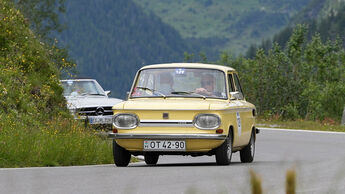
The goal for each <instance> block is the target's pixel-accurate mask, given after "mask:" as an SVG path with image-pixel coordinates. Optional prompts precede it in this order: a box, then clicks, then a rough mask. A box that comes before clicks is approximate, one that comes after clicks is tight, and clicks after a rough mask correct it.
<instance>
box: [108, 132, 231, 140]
mask: <svg viewBox="0 0 345 194" xmlns="http://www.w3.org/2000/svg"><path fill="white" fill-rule="evenodd" d="M108 137H109V138H112V139H174V140H179V139H212V140H224V139H225V138H226V135H224V134H130V133H109V134H108Z"/></svg>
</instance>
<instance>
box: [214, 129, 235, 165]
mask: <svg viewBox="0 0 345 194" xmlns="http://www.w3.org/2000/svg"><path fill="white" fill-rule="evenodd" d="M231 157H232V134H231V133H230V132H229V135H228V137H227V138H226V139H225V141H224V143H223V144H222V145H221V146H219V147H218V148H217V149H216V162H217V165H229V164H230V163H231Z"/></svg>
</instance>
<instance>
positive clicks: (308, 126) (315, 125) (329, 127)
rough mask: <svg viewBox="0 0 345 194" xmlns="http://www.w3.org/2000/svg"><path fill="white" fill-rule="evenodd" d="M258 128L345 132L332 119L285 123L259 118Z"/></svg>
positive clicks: (342, 126) (278, 120)
mask: <svg viewBox="0 0 345 194" xmlns="http://www.w3.org/2000/svg"><path fill="white" fill-rule="evenodd" d="M256 122H257V123H258V124H257V126H258V128H260V127H272V128H287V129H305V130H315V131H338V132H345V125H340V123H339V122H336V121H334V120H332V119H325V120H323V121H307V120H295V121H284V120H280V119H263V118H258V119H257V121H256Z"/></svg>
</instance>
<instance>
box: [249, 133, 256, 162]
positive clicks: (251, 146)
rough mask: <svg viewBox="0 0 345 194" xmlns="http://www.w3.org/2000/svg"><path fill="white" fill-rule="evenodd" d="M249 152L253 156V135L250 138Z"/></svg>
mask: <svg viewBox="0 0 345 194" xmlns="http://www.w3.org/2000/svg"><path fill="white" fill-rule="evenodd" d="M250 141H251V142H250V152H251V155H252V157H254V151H255V141H254V137H253V136H252V138H251V140H250Z"/></svg>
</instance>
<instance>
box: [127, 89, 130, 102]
mask: <svg viewBox="0 0 345 194" xmlns="http://www.w3.org/2000/svg"><path fill="white" fill-rule="evenodd" d="M126 94H127V100H128V99H129V94H130V92H129V91H127V92H126Z"/></svg>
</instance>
